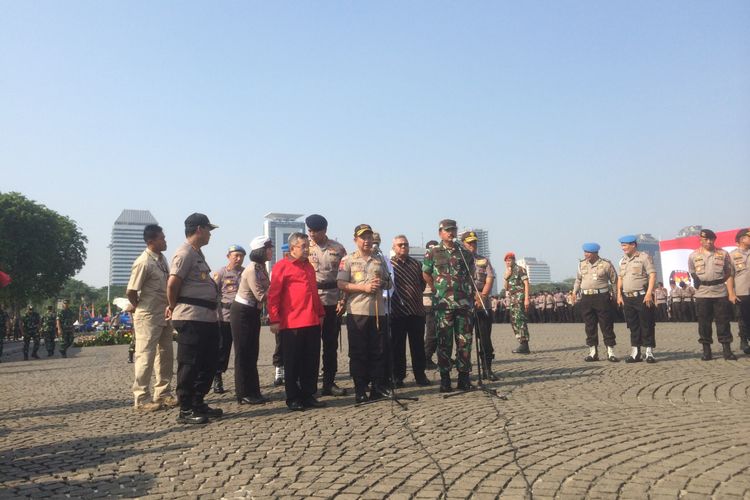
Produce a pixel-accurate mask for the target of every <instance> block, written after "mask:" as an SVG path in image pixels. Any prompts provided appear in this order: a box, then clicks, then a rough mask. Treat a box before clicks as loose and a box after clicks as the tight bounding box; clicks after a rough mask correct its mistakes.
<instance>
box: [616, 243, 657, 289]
mask: <svg viewBox="0 0 750 500" xmlns="http://www.w3.org/2000/svg"><path fill="white" fill-rule="evenodd" d="M652 274H656V267H654V261H653V259H652V258H651V256H650V255H649V254H647V253H645V252H635V253H634V254H633V256H632V257H628V256H627V255H624V256H623V257H622V259H620V278H622V291H623V292H625V293H630V292H640V291H646V289H647V288H648V277H649V276H650V275H652Z"/></svg>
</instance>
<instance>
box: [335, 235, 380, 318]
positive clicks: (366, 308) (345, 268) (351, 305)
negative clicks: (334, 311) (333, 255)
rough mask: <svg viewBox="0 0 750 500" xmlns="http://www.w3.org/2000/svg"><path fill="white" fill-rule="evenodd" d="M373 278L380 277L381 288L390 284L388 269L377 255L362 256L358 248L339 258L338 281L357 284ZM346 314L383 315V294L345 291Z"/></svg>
mask: <svg viewBox="0 0 750 500" xmlns="http://www.w3.org/2000/svg"><path fill="white" fill-rule="evenodd" d="M375 278H380V281H381V283H382V287H381V288H382V289H387V288H389V287H390V284H391V276H390V274H389V273H388V269H386V268H384V267H383V261H382V260H380V259H379V258H378V257H375V256H373V255H370V256H369V257H364V256H363V255H361V254H360V253H359V250H357V251H355V252H353V253H350V254H349V255H347V256H346V257H344V258H343V259H342V260H341V263H340V264H339V272H338V275H337V276H336V279H337V280H338V281H346V282H347V283H353V284H355V285H359V284H362V283H369V282H370V281H372V280H373V279H375ZM346 312H347V314H356V315H360V316H385V313H386V310H385V300H383V294H382V293H380V292H379V291H378V292H376V293H364V292H350V293H347V301H346Z"/></svg>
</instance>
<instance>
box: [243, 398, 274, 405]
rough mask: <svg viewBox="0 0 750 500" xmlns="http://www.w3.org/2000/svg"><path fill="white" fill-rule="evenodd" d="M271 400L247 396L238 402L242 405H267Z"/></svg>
mask: <svg viewBox="0 0 750 500" xmlns="http://www.w3.org/2000/svg"><path fill="white" fill-rule="evenodd" d="M269 401H271V400H270V399H268V398H266V397H263V396H245V397H244V398H240V399H238V400H237V402H238V403H239V404H241V405H262V404H266V403H268V402H269Z"/></svg>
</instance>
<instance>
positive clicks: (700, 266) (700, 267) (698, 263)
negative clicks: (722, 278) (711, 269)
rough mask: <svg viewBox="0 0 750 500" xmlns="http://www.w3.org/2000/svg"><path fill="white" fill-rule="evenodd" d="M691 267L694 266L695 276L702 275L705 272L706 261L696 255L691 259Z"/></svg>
mask: <svg viewBox="0 0 750 500" xmlns="http://www.w3.org/2000/svg"><path fill="white" fill-rule="evenodd" d="M693 265H694V266H695V272H696V273H697V274H704V273H705V272H706V260H705V259H704V258H703V256H702V255H698V256H697V257H696V258H695V259H693Z"/></svg>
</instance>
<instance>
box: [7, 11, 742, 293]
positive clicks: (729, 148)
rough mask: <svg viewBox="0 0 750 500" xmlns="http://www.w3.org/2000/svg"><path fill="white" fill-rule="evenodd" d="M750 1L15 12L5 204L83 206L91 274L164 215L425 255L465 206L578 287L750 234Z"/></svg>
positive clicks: (174, 242) (498, 250)
mask: <svg viewBox="0 0 750 500" xmlns="http://www.w3.org/2000/svg"><path fill="white" fill-rule="evenodd" d="M748 27H750V2H747V1H722V2H705V1H700V2H690V1H674V2H650V1H649V2H633V1H627V2H599V1H591V2H587V1H561V2H553V1H546V2H541V1H531V2H510V1H507V2H500V1H492V2H481V1H478V2H455V1H451V2H448V1H442V2H441V1H437V2H432V1H431V2H426V1H425V2H343V1H341V2H336V1H331V2H265V3H261V2H244V1H234V2H209V3H207V2H183V1H180V2H176V1H175V2H137V1H132V2H99V1H92V2H75V1H66V2H53V1H39V2H23V1H13V2H8V1H4V0H2V1H0V68H2V70H0V170H1V171H2V175H1V176H0V191H11V190H13V191H19V192H21V193H23V194H25V195H26V196H28V197H30V198H32V199H34V200H36V201H39V202H41V203H44V204H46V205H47V206H49V207H50V208H52V209H54V210H57V211H59V212H61V213H63V214H65V215H68V216H70V217H71V218H73V219H74V220H76V221H77V222H78V224H79V225H80V226H81V228H82V229H83V232H84V233H85V234H86V235H87V236H88V238H89V242H90V243H89V247H88V253H89V258H88V262H87V265H86V267H85V268H84V270H83V271H82V272H81V273H80V276H79V278H80V279H83V280H84V281H86V282H88V283H90V284H92V285H96V286H101V285H104V284H105V283H106V280H107V272H108V268H107V265H108V264H107V261H108V250H107V244H108V243H109V238H110V230H111V225H112V223H113V222H114V220H115V219H116V218H117V216H118V215H119V214H120V212H121V210H122V209H124V208H135V209H148V210H150V211H151V212H152V213H153V214H154V216H155V217H156V218H157V219H158V220H159V222H160V223H161V224H162V225H163V226H164V228H165V230H166V234H167V240H168V243H169V245H170V250H168V251H167V254H168V256H171V250H174V248H176V247H177V246H178V245H179V243H181V241H182V240H183V232H182V229H183V228H182V221H183V220H184V218H185V217H186V216H187V215H188V214H189V213H191V212H193V211H199V212H205V213H206V214H208V215H209V217H210V218H211V219H212V221H214V222H215V223H216V224H218V225H220V226H221V227H220V229H218V230H216V232H215V233H214V238H213V240H212V242H211V244H210V245H209V246H208V247H207V248H206V254H207V256H208V259H209V263H210V264H212V266H213V267H218V266H219V265H222V263H223V262H224V254H225V249H226V247H227V246H228V245H229V244H231V243H234V242H238V243H241V244H247V243H248V242H249V241H250V239H251V238H252V237H254V236H256V235H258V234H261V233H262V218H263V215H264V214H265V213H267V212H271V211H276V212H296V213H305V214H309V213H313V212H318V213H322V214H324V215H326V217H327V218H328V220H329V222H330V227H329V235H331V236H333V237H336V238H337V239H339V240H340V241H342V242H343V243H344V244H345V246H347V248H348V249H351V248H352V246H353V245H352V243H351V231H352V229H353V227H354V226H355V225H356V224H358V223H361V222H367V223H370V224H372V225H373V226H374V227H375V228H376V229H379V230H380V232H381V233H382V234H383V235H384V237H385V238H390V237H391V236H393V235H395V234H396V233H400V232H403V233H406V234H407V235H408V236H409V237H410V239H411V242H412V243H413V244H420V243H421V242H422V239H423V238H424V240H427V239H431V238H432V237H436V236H437V222H438V221H439V220H440V219H441V218H444V217H451V218H455V219H457V220H458V222H459V225H460V226H476V227H482V228H485V229H487V230H488V231H489V233H490V245H491V249H492V255H493V257H494V260H495V261H496V264H500V262H499V260H500V259H501V258H502V254H503V253H504V252H506V251H508V250H514V251H515V252H516V253H517V254H518V255H519V256H520V255H526V256H535V257H537V258H540V259H543V260H546V261H547V262H548V263H549V264H550V266H551V268H552V275H553V278H555V279H562V278H565V277H568V276H571V275H573V273H574V271H575V266H576V260H577V259H578V258H579V256H580V254H581V249H580V245H581V243H582V242H584V241H592V240H593V241H598V242H599V243H601V244H602V255H603V256H605V257H610V258H617V257H618V256H619V255H620V250H619V245H618V244H617V237H619V236H620V235H622V234H624V233H630V232H650V233H653V234H654V235H655V236H657V237H662V238H665V239H666V238H671V237H673V236H674V235H675V233H676V232H677V231H678V230H679V229H680V228H681V227H683V226H686V225H689V224H702V225H704V226H705V227H711V228H714V229H716V230H724V229H731V228H735V227H739V226H744V225H750V218H749V217H748V212H749V210H748V209H749V208H750V201H749V200H750V197H748V194H747V189H748V181H747V179H748V172H750V29H748Z"/></svg>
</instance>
